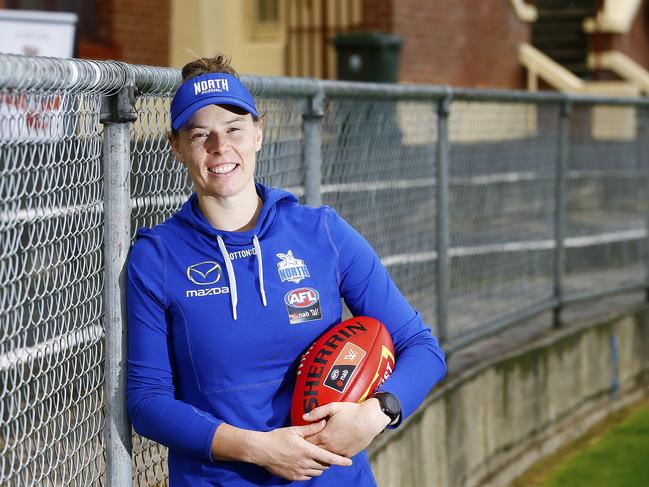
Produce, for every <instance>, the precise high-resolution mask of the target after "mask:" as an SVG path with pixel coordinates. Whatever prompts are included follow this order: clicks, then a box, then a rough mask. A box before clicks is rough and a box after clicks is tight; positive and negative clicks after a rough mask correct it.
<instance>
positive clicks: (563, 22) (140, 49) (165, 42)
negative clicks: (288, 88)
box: [0, 0, 649, 88]
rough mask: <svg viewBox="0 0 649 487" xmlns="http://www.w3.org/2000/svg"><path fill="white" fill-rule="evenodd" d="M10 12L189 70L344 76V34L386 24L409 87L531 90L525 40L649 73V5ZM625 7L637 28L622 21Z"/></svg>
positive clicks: (575, 68)
mask: <svg viewBox="0 0 649 487" xmlns="http://www.w3.org/2000/svg"><path fill="white" fill-rule="evenodd" d="M3 7H4V8H31V9H34V8H38V9H42V10H63V11H73V12H76V13H77V15H78V16H79V30H78V39H77V49H76V52H77V55H78V57H82V58H94V59H120V60H124V61H126V62H130V63H139V64H152V65H161V66H168V65H176V66H180V65H182V64H183V63H184V62H185V61H186V60H187V59H188V58H189V57H192V54H190V53H191V52H196V53H198V54H201V55H206V54H212V53H214V52H216V51H219V50H224V51H225V52H227V53H231V54H233V56H234V58H235V59H236V62H237V65H238V66H241V68H240V69H241V71H242V72H243V73H254V74H260V75H265V74H274V75H275V74H281V75H288V76H314V77H322V78H335V77H336V68H335V66H336V52H335V49H334V48H333V45H332V39H333V38H334V36H335V35H337V34H339V33H345V32H349V31H366V32H367V31H378V32H383V33H388V34H394V35H398V36H400V37H401V38H402V39H403V41H404V42H403V46H402V51H401V63H400V69H399V74H398V80H399V81H400V82H406V83H432V84H448V85H452V86H468V87H490V88H525V87H526V86H528V83H529V79H528V78H527V72H528V71H529V69H526V68H525V67H523V65H522V64H521V57H520V56H521V55H520V47H521V45H522V44H529V45H532V46H534V47H535V48H537V49H539V50H540V51H542V52H544V53H545V54H547V55H548V56H549V57H550V58H552V59H554V60H555V61H557V62H558V63H559V64H561V65H563V66H564V67H566V68H567V69H568V70H569V71H570V72H572V73H573V74H575V75H576V76H577V77H578V78H580V79H585V80H602V79H616V77H619V73H618V74H612V71H611V70H610V69H608V68H606V69H603V68H602V66H600V65H598V64H597V63H596V64H595V65H593V64H592V60H591V64H590V65H589V60H588V57H589V55H591V54H592V53H595V52H601V51H618V52H620V53H622V54H624V55H626V56H628V58H630V59H631V60H632V61H635V63H637V64H639V65H641V66H643V67H644V68H645V69H649V0H571V1H570V2H568V1H566V0H479V1H458V0H238V1H237V2H235V3H231V2H227V1H225V0H0V8H3ZM530 7H533V8H531V10H534V9H536V12H537V13H536V17H535V18H534V19H532V18H531V17H529V10H530ZM525 9H527V10H528V11H527V13H526V12H524V10H525ZM624 9H626V10H627V11H628V12H630V13H629V15H627V20H628V22H627V24H626V25H623V24H624V23H623V22H622V23H620V22H618V23H617V24H615V22H614V21H616V20H615V18H614V17H615V15H618V14H619V13H620V12H621V11H623V10H624ZM611 12H613V14H615V15H613V17H611V15H610V14H611ZM631 13H632V15H631ZM524 14H525V15H524ZM526 15H527V17H526ZM607 15H608V17H607ZM618 16H619V15H618ZM600 17H601V18H600ZM609 17H610V18H609ZM208 18H209V19H210V20H209V22H208V21H206V19H208ZM611 18H612V19H613V20H611ZM588 19H591V20H590V22H591V24H592V25H591V27H590V28H588V27H587V26H586V24H587V23H588ZM593 19H595V20H593ZM607 19H608V20H607ZM618 21H619V19H618ZM221 31H222V33H221ZM219 36H220V37H219ZM541 86H543V81H542V82H541Z"/></svg>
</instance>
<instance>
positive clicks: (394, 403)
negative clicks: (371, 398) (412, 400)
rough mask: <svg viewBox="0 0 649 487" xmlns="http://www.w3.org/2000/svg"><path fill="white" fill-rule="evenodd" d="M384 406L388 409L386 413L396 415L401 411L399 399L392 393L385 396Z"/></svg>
mask: <svg viewBox="0 0 649 487" xmlns="http://www.w3.org/2000/svg"><path fill="white" fill-rule="evenodd" d="M385 408H386V409H387V410H388V415H390V416H393V417H396V416H397V415H398V414H399V413H400V412H401V407H400V405H399V401H398V399H397V398H396V397H394V396H393V395H392V394H388V395H387V396H385Z"/></svg>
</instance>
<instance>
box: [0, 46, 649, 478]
mask: <svg viewBox="0 0 649 487" xmlns="http://www.w3.org/2000/svg"><path fill="white" fill-rule="evenodd" d="M244 81H245V82H246V83H247V84H248V86H250V87H251V89H252V91H253V93H254V94H255V96H256V97H257V101H258V108H259V111H260V112H261V113H262V114H264V117H263V118H264V145H263V148H262V151H261V152H260V154H259V156H258V160H257V171H256V177H257V179H258V180H260V181H261V182H264V183H266V184H269V185H271V186H279V187H283V188H286V189H289V190H291V191H293V192H294V193H296V194H297V195H299V196H302V197H303V196H304V192H305V177H306V168H305V162H304V161H303V158H304V157H303V152H304V147H305V141H304V140H303V138H304V136H303V116H304V115H305V114H306V113H307V112H308V111H309V110H308V104H307V99H308V97H309V96H314V95H315V94H316V93H317V92H318V90H319V89H321V88H323V87H324V91H325V95H327V96H328V98H327V101H326V104H325V114H324V118H323V120H322V125H321V141H322V146H321V149H322V159H323V160H322V167H321V192H322V201H323V202H324V203H325V204H329V205H331V206H333V207H334V208H336V209H337V210H338V211H339V212H340V213H341V215H342V216H343V217H345V218H346V219H347V220H348V221H349V222H350V223H351V224H352V225H353V226H354V227H355V228H357V229H358V230H359V231H360V232H361V233H362V234H363V235H364V236H365V237H366V238H367V239H368V240H369V242H370V243H371V244H372V245H373V247H374V248H375V249H376V251H377V253H378V254H379V256H380V257H381V259H382V261H383V263H384V264H385V265H386V267H387V268H388V270H389V271H390V273H391V275H392V277H393V278H394V280H395V282H396V283H397V285H398V286H399V287H400V288H401V290H402V291H403V293H404V294H405V295H406V297H407V298H408V299H409V300H410V302H411V303H412V304H413V306H414V307H415V308H417V309H419V310H420V311H421V312H422V314H423V316H424V318H425V320H426V322H427V323H429V324H430V325H431V326H433V328H435V327H436V326H437V324H436V322H435V313H436V307H437V304H436V299H435V296H436V292H437V288H436V280H437V277H438V276H437V275H436V268H437V260H436V259H437V253H436V248H435V245H436V232H437V229H436V228H435V222H436V217H437V216H438V215H436V210H437V209H436V203H435V201H436V180H435V175H436V164H437V163H438V161H437V160H436V156H437V151H438V149H440V147H442V146H441V145H440V144H443V143H446V142H445V141H440V140H439V137H438V134H437V132H436V125H437V115H436V107H437V100H438V99H439V98H440V96H443V95H444V90H441V89H433V88H434V87H412V86H410V87H396V86H386V87H384V86H380V85H372V86H368V85H360V84H359V85H356V84H352V83H334V82H327V83H318V82H316V81H314V80H296V79H288V78H277V79H265V78H248V79H246V80H244ZM129 82H133V83H134V84H135V86H136V88H137V89H138V90H139V97H138V99H137V102H136V111H137V114H138V119H137V121H136V122H135V123H133V124H132V125H131V126H130V137H131V161H130V163H131V177H130V184H131V203H132V205H131V207H132V211H131V229H132V236H134V232H135V229H136V228H138V227H140V226H147V227H152V226H155V225H156V224H157V223H159V222H161V221H163V220H164V219H166V218H167V217H169V216H170V215H171V214H173V213H174V212H175V211H177V210H178V209H179V208H180V206H181V204H182V203H183V202H184V201H185V200H186V198H187V197H188V196H189V194H190V193H191V191H192V186H191V182H190V181H189V178H188V175H187V172H186V170H185V168H184V167H183V166H182V165H181V164H179V163H178V162H176V161H175V160H174V158H173V156H172V154H171V152H170V150H169V146H168V142H167V131H168V130H169V126H170V122H169V115H168V113H169V102H170V96H171V94H172V93H173V90H174V89H175V87H176V86H177V85H178V82H179V73H178V71H177V70H173V69H165V68H154V67H149V66H128V65H124V64H121V63H114V62H105V63H100V62H89V61H79V60H52V59H41V58H25V57H18V56H6V55H0V204H1V207H0V316H1V317H2V323H1V326H0V418H1V422H0V485H3V486H4V485H8V486H14V485H16V486H24V485H26V486H30V485H45V486H49V485H51V486H59V485H66V486H67V485H71V486H75V485H80V486H87V485H93V486H94V485H104V484H106V483H107V482H108V480H107V479H105V478H104V477H105V473H104V472H105V456H106V455H110V452H106V451H105V450H106V446H105V442H104V440H103V437H102V434H101V431H102V428H103V426H104V423H105V421H104V404H105V403H104V397H103V392H102V387H101V386H102V382H103V380H104V369H103V367H104V355H105V353H104V342H103V337H104V330H103V327H102V319H103V309H104V307H105V305H106V304H105V303H104V302H103V299H102V295H101V293H102V289H103V275H104V274H103V272H104V269H103V257H104V256H103V251H102V245H103V223H104V220H103V218H104V217H103V197H104V195H103V190H102V167H101V161H100V154H101V148H102V137H103V133H102V131H101V129H100V125H99V113H100V102H101V97H102V95H104V94H108V93H111V94H112V93H115V92H116V91H117V90H118V89H119V88H120V87H122V86H123V85H124V84H126V83H129ZM450 91H453V90H450ZM451 94H453V93H451ZM453 95H454V97H455V98H454V99H455V100H456V101H454V102H453V103H452V105H451V114H450V118H449V123H450V134H449V141H448V143H449V144H450V167H449V196H450V214H449V225H450V249H449V252H448V254H449V257H450V259H451V267H450V271H451V289H450V295H449V303H448V310H449V323H448V331H449V337H448V338H449V339H450V341H451V343H452V342H453V341H454V340H458V339H461V338H462V337H463V336H464V337H466V336H468V335H470V334H474V333H476V332H478V334H479V333H480V330H482V329H486V330H488V328H489V324H490V323H493V322H494V321H497V320H507V319H508V318H507V317H508V316H511V315H513V314H515V313H516V312H521V311H524V310H530V309H534V308H535V307H539V305H540V304H542V303H543V302H544V301H546V300H548V299H549V298H550V297H552V295H553V292H554V282H553V271H554V263H555V261H554V259H555V251H556V249H555V217H556V215H555V212H556V210H557V208H556V203H555V201H556V196H557V195H556V192H555V191H556V183H557V179H556V178H557V174H556V167H557V159H558V156H559V154H558V141H559V139H560V134H559V133H558V127H559V124H558V120H559V103H560V102H561V99H560V98H559V97H557V96H554V97H546V98H543V97H542V96H532V95H524V94H517V93H509V94H508V95H507V96H505V95H503V94H498V93H492V92H478V91H467V90H457V91H456V92H455V93H454V94H453ZM505 98H506V100H505ZM496 100H499V101H496ZM573 101H574V104H575V109H574V112H573V118H572V127H571V137H570V146H569V152H568V153H569V157H570V160H569V170H568V181H567V187H566V194H567V214H566V216H567V218H566V240H565V249H566V260H565V263H566V267H565V286H566V296H567V297H570V296H576V295H579V294H580V293H584V292H588V291H601V290H604V291H606V290H608V291H614V290H616V289H621V288H623V287H625V286H626V285H628V284H637V285H638V286H645V287H646V285H647V283H648V279H649V276H648V274H647V271H648V266H649V255H648V254H649V249H648V243H647V242H648V236H647V227H648V226H649V219H648V217H647V215H648V214H649V197H647V191H646V188H647V187H649V184H648V183H649V161H648V158H649V153H648V151H647V148H648V146H647V141H648V135H649V115H648V112H647V109H646V108H639V107H640V105H642V104H641V103H640V102H638V101H631V102H626V101H623V100H622V101H619V100H618V101H617V102H614V101H611V100H609V101H608V102H606V103H604V102H603V101H602V100H599V101H598V100H593V99H591V100H590V101H586V100H585V99H583V98H574V100H573ZM607 103H609V104H610V105H607ZM613 103H617V104H616V105H615V106H613ZM311 115H313V114H311ZM310 120H311V123H313V120H314V119H313V117H311V118H310ZM310 181H311V180H310ZM114 305H117V303H115V304H114ZM118 400H124V398H118ZM166 455H167V452H166V448H164V447H163V446H161V445H159V444H157V443H154V442H152V441H150V440H148V439H146V438H142V437H139V436H138V435H134V436H133V454H132V467H133V478H134V483H135V485H138V486H160V485H167V483H168V472H167V466H166Z"/></svg>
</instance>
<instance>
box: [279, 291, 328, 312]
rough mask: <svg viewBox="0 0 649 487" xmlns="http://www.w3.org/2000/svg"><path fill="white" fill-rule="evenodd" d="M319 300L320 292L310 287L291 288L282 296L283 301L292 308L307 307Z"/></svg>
mask: <svg viewBox="0 0 649 487" xmlns="http://www.w3.org/2000/svg"><path fill="white" fill-rule="evenodd" d="M319 300H320V293H318V291H316V290H315V289H312V288H310V287H301V288H298V289H293V290H292V291H289V292H287V293H286V296H284V303H286V305H287V306H291V307H293V308H309V307H311V306H313V305H314V304H316V303H317V302H318V301H319Z"/></svg>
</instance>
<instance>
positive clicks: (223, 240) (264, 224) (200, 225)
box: [176, 183, 297, 320]
mask: <svg viewBox="0 0 649 487" xmlns="http://www.w3.org/2000/svg"><path fill="white" fill-rule="evenodd" d="M255 188H256V190H257V194H258V195H259V197H261V200H262V201H263V202H264V203H263V206H262V208H261V212H260V213H259V218H258V219H257V224H256V225H255V227H254V228H253V229H252V230H248V231H245V232H226V231H223V230H218V229H216V228H214V227H213V226H212V225H210V223H209V222H208V221H207V219H206V218H205V215H203V213H201V211H200V209H199V208H198V195H197V194H196V193H195V192H194V193H192V195H191V196H190V198H189V200H187V201H186V202H185V204H184V205H183V206H182V208H181V209H180V211H179V212H178V213H177V214H176V216H177V217H178V219H179V220H180V221H181V222H183V223H186V224H187V225H189V226H191V227H192V228H194V229H195V230H197V231H199V232H200V233H202V234H204V235H205V236H207V237H208V238H213V239H215V240H216V242H217V245H218V248H219V252H221V256H222V257H223V261H224V263H225V269H226V273H227V275H228V282H229V284H230V293H229V294H230V301H231V302H232V319H234V320H236V319H237V305H238V302H239V294H238V292H237V277H236V274H235V272H234V267H233V265H232V262H231V259H230V253H229V252H228V249H227V247H226V244H227V245H250V243H252V244H253V245H254V247H255V257H256V259H257V273H258V274H257V275H258V283H259V295H260V297H261V302H262V304H263V306H264V307H266V306H268V302H267V300H266V290H265V288H264V266H263V256H262V251H261V244H260V243H259V239H260V238H262V237H263V236H264V234H265V233H266V232H267V231H268V230H269V229H270V227H271V226H272V224H273V222H274V221H275V218H276V217H277V206H278V205H279V204H280V203H281V202H286V203H292V204H295V203H297V198H296V197H295V196H294V195H292V194H291V193H289V192H287V191H283V190H281V189H274V188H268V187H266V186H264V185H263V184H258V183H257V184H256V185H255Z"/></svg>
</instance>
